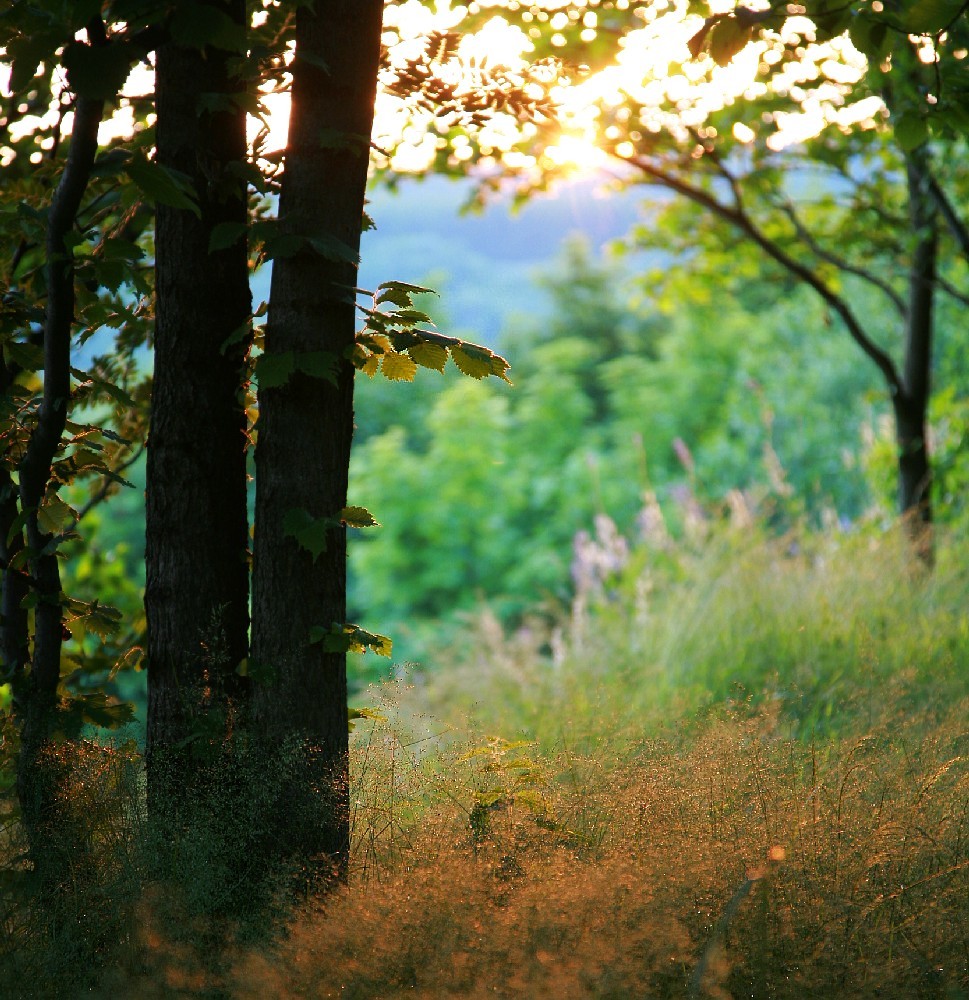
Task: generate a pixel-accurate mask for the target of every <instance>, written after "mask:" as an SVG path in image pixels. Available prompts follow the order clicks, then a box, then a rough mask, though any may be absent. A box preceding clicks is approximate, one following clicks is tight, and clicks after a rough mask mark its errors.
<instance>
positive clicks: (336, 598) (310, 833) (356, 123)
mask: <svg viewBox="0 0 969 1000" xmlns="http://www.w3.org/2000/svg"><path fill="white" fill-rule="evenodd" d="M382 13H383V4H382V2H381V0H317V2H316V3H315V5H313V6H312V7H301V8H300V9H299V11H298V13H297V21H296V39H297V40H296V58H295V61H294V64H293V104H292V112H291V117H290V131H289V145H288V149H287V154H286V168H285V175H284V177H283V182H282V194H281V198H280V205H279V216H280V226H281V227H282V229H283V231H284V232H289V233H294V234H299V235H303V236H305V237H307V238H308V239H312V240H313V241H314V242H315V248H314V247H312V246H310V245H309V244H307V245H305V246H304V248H303V249H302V250H301V251H300V252H299V253H297V254H295V255H294V256H292V257H286V258H284V259H279V260H277V261H275V263H274V265H273V277H272V290H271V296H270V307H269V315H268V323H267V329H266V353H267V355H268V356H270V357H271V356H273V355H280V354H286V353H289V352H293V354H294V357H295V358H296V360H297V363H299V359H300V357H301V356H304V355H306V354H307V353H309V352H320V351H325V352H328V353H329V354H330V355H332V357H333V360H334V362H335V366H336V371H337V375H336V379H335V383H333V382H330V381H327V380H325V379H322V378H319V377H315V376H313V375H311V374H308V373H306V372H299V371H297V373H296V374H294V375H293V377H292V378H291V379H290V380H289V382H288V383H287V384H286V385H285V386H281V387H278V388H266V389H263V388H261V389H260V392H259V424H258V440H257V445H256V534H255V545H254V559H253V634H252V659H253V662H254V663H255V664H257V665H258V666H259V667H266V668H271V670H272V671H273V672H274V674H275V681H274V682H273V683H272V684H270V685H267V686H265V687H259V688H257V689H256V690H255V691H254V692H253V705H254V712H255V715H256V718H257V721H258V724H259V725H260V726H261V727H262V728H263V729H264V731H265V732H267V733H268V734H269V735H270V737H271V738H272V739H274V740H277V741H286V740H287V739H290V738H295V739H300V740H304V741H305V746H306V750H305V751H304V753H305V759H304V761H303V767H302V771H301V773H300V776H299V777H298V779H297V782H298V786H294V787H293V788H292V789H289V790H288V792H287V802H288V806H289V808H288V811H287V813H286V814H285V815H280V816H279V817H278V822H279V832H278V841H277V843H276V846H275V849H277V850H278V851H279V852H280V853H281V854H282V855H283V856H286V855H293V856H303V857H315V858H317V859H318V860H319V861H320V865H318V866H317V867H318V871H317V872H316V874H317V875H321V874H322V875H324V876H325V875H326V874H327V872H326V871H325V870H324V869H326V868H329V870H330V872H331V873H335V874H336V875H337V876H340V875H342V873H344V872H345V870H346V864H347V858H348V850H349V818H348V817H349V811H348V798H347V796H348V760H347V752H348V748H347V704H346V694H347V684H346V657H345V654H344V653H341V652H332V651H327V650H326V649H325V648H324V644H322V643H315V644H311V642H310V630H311V629H312V628H314V627H323V628H329V627H330V626H331V625H332V624H333V623H343V622H344V621H345V618H346V534H345V529H343V528H334V529H332V530H330V531H329V537H328V540H327V547H326V551H325V552H324V553H323V554H322V555H321V556H320V557H319V558H317V559H315V560H314V559H313V558H312V556H311V555H310V553H308V552H307V551H305V550H304V549H302V548H300V546H299V545H298V544H297V543H296V541H295V540H294V539H293V538H292V537H289V536H288V535H287V534H286V532H285V531H284V529H283V519H284V517H285V516H286V514H287V512H289V511H292V510H300V509H302V510H305V511H308V512H309V513H310V514H311V515H312V516H313V517H314V518H322V517H332V516H334V515H336V514H338V512H339V511H340V510H341V509H342V508H343V507H344V506H346V502H347V472H348V468H349V462H350V442H351V438H352V435H353V371H354V370H353V367H352V365H351V364H350V361H349V360H348V352H349V350H350V348H351V347H352V344H353V340H354V333H355V323H356V320H355V315H354V306H353V297H352V293H350V292H349V291H348V289H350V288H352V287H353V286H354V285H355V284H356V270H357V269H356V265H355V263H350V262H348V261H347V260H346V259H339V258H340V255H341V253H342V254H344V255H346V254H349V255H351V256H352V257H355V256H356V254H357V252H358V251H359V245H360V232H361V223H362V218H363V203H364V193H365V190H366V181H367V166H368V159H369V156H368V154H369V144H370V133H371V129H372V125H373V110H374V100H375V94H376V83H377V68H378V60H379V57H380V32H381V21H382ZM328 136H329V137H331V138H330V139H327V138H326V137H328ZM321 789H322V790H324V791H325V795H324V796H323V797H322V799H321V797H320V795H319V790H321ZM314 790H316V791H314Z"/></svg>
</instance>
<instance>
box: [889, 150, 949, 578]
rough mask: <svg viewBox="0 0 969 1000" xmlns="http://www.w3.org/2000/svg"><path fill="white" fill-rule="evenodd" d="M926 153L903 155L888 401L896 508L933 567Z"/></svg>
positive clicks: (934, 234)
mask: <svg viewBox="0 0 969 1000" xmlns="http://www.w3.org/2000/svg"><path fill="white" fill-rule="evenodd" d="M928 156H929V153H928V151H927V150H926V149H924V148H923V149H919V150H915V151H913V152H911V153H909V154H907V156H906V170H907V178H908V195H909V216H910V219H911V224H912V233H913V238H914V240H915V248H914V252H913V255H912V264H911V269H910V274H909V296H908V314H907V316H906V331H905V332H906V336H905V362H904V367H903V371H902V379H901V388H900V391H899V392H897V393H896V394H895V396H894V398H893V400H892V402H893V406H894V410H895V430H896V438H897V443H898V507H899V511H900V513H901V515H902V517H903V519H904V522H905V528H906V531H907V532H908V534H909V537H910V539H911V542H912V545H913V548H914V551H915V554H916V556H917V558H918V559H919V560H920V561H921V562H922V563H924V564H925V565H926V566H931V565H932V563H933V560H934V545H933V538H932V497H931V487H932V468H931V464H930V459H929V448H928V406H929V397H930V392H931V371H932V334H933V325H934V317H933V308H934V302H935V279H936V258H937V254H938V244H939V229H938V212H937V208H936V204H935V201H934V199H933V196H932V193H931V177H930V173H929V171H928V170H927V169H926V168H927V159H928Z"/></svg>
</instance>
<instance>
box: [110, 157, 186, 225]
mask: <svg viewBox="0 0 969 1000" xmlns="http://www.w3.org/2000/svg"><path fill="white" fill-rule="evenodd" d="M125 170H126V172H127V174H128V176H129V177H130V178H131V179H132V181H134V183H135V186H136V187H137V188H138V190H139V191H141V193H142V194H143V195H145V197H146V198H148V200H149V201H152V202H154V203H155V204H159V205H169V206H171V207H172V208H182V209H185V210H186V211H189V212H192V213H193V214H194V215H195V216H196V217H197V218H201V217H202V212H201V210H200V209H199V206H198V201H197V199H196V197H195V192H194V191H193V189H192V184H191V182H190V181H189V179H188V178H187V177H185V176H184V174H179V173H177V172H176V171H174V170H171V169H169V168H168V167H163V166H161V164H158V163H155V162H154V161H152V160H146V159H145V157H144V156H142V155H141V154H138V153H136V154H135V155H134V156H132V158H131V159H130V160H129V161H128V163H127V165H126V166H125Z"/></svg>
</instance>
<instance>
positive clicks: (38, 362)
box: [3, 340, 44, 372]
mask: <svg viewBox="0 0 969 1000" xmlns="http://www.w3.org/2000/svg"><path fill="white" fill-rule="evenodd" d="M3 354H4V358H5V360H6V361H7V362H8V363H9V364H14V365H16V366H17V367H19V368H22V369H23V370H24V371H28V372H38V371H40V370H41V369H42V368H43V367H44V348H43V347H41V345H40V344H27V343H24V342H23V341H18V340H12V341H10V342H9V343H6V344H4V345H3Z"/></svg>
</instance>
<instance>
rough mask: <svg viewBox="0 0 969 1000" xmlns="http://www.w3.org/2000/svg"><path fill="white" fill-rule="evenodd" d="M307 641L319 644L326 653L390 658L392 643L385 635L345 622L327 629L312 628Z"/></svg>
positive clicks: (320, 627)
mask: <svg viewBox="0 0 969 1000" xmlns="http://www.w3.org/2000/svg"><path fill="white" fill-rule="evenodd" d="M309 641H310V643H311V644H313V643H321V644H322V646H323V649H324V650H326V652H328V653H376V654H377V655H378V656H390V655H391V652H392V650H393V642H392V641H391V640H390V639H389V638H388V637H387V636H385V635H380V634H379V633H376V632H368V631H367V630H366V629H362V628H360V626H359V625H353V624H350V623H349V622H347V623H346V624H343V625H341V624H339V623H336V622H334V624H333V625H331V626H330V627H329V628H323V627H322V626H318V625H317V626H314V627H313V628H311V629H310V631H309Z"/></svg>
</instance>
